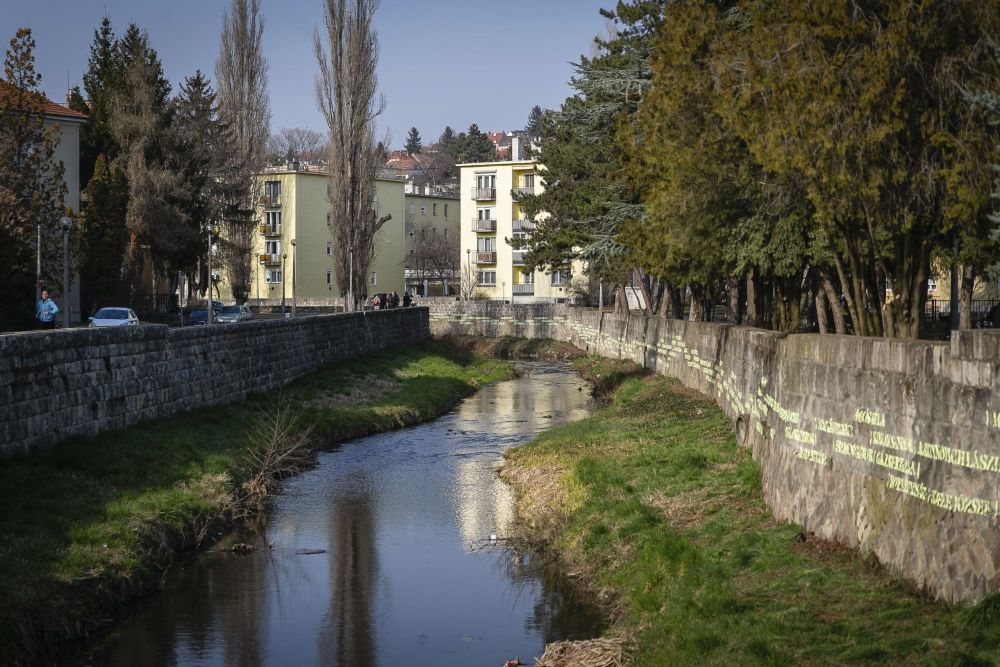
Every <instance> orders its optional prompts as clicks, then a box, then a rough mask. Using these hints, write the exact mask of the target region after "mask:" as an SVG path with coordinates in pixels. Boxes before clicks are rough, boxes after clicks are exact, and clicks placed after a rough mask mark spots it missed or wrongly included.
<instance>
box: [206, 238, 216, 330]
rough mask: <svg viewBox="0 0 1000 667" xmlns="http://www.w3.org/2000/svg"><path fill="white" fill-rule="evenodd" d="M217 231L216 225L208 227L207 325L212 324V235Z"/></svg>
mask: <svg viewBox="0 0 1000 667" xmlns="http://www.w3.org/2000/svg"><path fill="white" fill-rule="evenodd" d="M218 233H219V228H218V227H212V226H209V227H208V293H207V296H208V308H207V310H206V311H205V321H206V322H207V323H208V324H209V325H211V324H212V319H213V318H212V315H214V311H213V310H212V237H213V236H214V235H216V234H218Z"/></svg>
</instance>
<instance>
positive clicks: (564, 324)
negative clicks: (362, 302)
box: [430, 302, 1000, 602]
mask: <svg viewBox="0 0 1000 667" xmlns="http://www.w3.org/2000/svg"><path fill="white" fill-rule="evenodd" d="M430 308H431V313H430V316H431V330H432V331H433V332H434V333H435V334H444V333H451V334H468V335H482V336H517V337H525V338H555V339H558V340H565V341H569V342H572V343H574V344H576V345H577V346H579V347H581V348H584V349H587V350H589V351H590V352H593V353H595V354H600V355H604V356H609V357H616V358H629V359H633V360H635V361H636V362H638V363H641V364H643V365H644V366H646V367H648V368H651V369H653V370H655V371H657V372H659V373H663V374H666V375H669V376H672V377H676V378H678V379H679V380H680V381H681V382H682V383H683V384H685V385H687V386H689V387H692V388H695V389H697V390H699V391H701V392H703V393H705V394H706V395H708V396H710V397H712V398H714V399H715V400H716V402H717V403H718V404H719V405H720V406H721V407H722V409H723V410H724V411H725V412H726V414H727V415H729V416H730V417H731V418H732V419H733V420H734V423H735V425H736V432H737V437H738V438H739V439H740V441H741V442H742V443H743V444H744V445H746V446H748V447H751V448H752V450H753V455H754V458H755V460H756V461H757V462H758V463H759V464H760V468H761V475H762V486H763V492H764V497H765V500H766V502H767V504H768V506H769V507H770V508H771V510H772V511H773V513H774V514H775V516H776V517H777V518H779V519H781V520H785V521H791V522H794V523H798V524H800V525H802V526H803V527H804V528H805V529H806V530H807V531H811V532H814V533H815V534H816V535H817V536H819V537H821V538H824V539H830V540H835V541H838V542H840V543H842V544H845V545H848V546H851V547H856V548H858V549H860V550H861V551H863V552H866V553H871V554H874V555H875V556H876V557H877V558H878V559H879V560H880V561H881V562H882V563H884V564H886V565H887V566H889V567H890V568H891V569H893V570H895V571H896V572H898V573H900V574H902V575H904V576H906V577H908V578H909V579H911V580H912V581H914V582H915V583H916V584H917V585H918V586H920V587H921V588H922V589H924V590H926V591H927V592H929V593H930V594H931V595H933V596H935V597H937V598H940V599H943V600H948V601H952V602H960V601H973V600H977V599H980V598H982V597H983V596H984V595H986V594H987V593H990V592H994V591H997V590H1000V332H996V331H969V332H961V333H958V334H957V335H956V336H955V337H953V339H952V340H951V342H950V343H936V342H925V341H900V340H886V339H877V338H860V337H854V336H835V335H823V336H820V335H814V334H799V335H783V334H779V333H775V332H772V331H763V330H759V329H749V328H746V327H734V326H727V325H717V324H709V323H701V322H686V321H681V320H664V319H660V318H647V317H637V316H634V315H631V316H620V317H619V316H614V315H612V314H610V313H604V314H601V313H598V312H596V311H593V310H588V309H582V308H573V307H567V306H559V305H527V304H525V305H514V306H509V305H507V306H505V305H503V304H499V303H489V302H486V303H477V302H470V303H454V304H432V305H431V307H430Z"/></svg>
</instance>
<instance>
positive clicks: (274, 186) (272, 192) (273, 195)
mask: <svg viewBox="0 0 1000 667" xmlns="http://www.w3.org/2000/svg"><path fill="white" fill-rule="evenodd" d="M264 196H265V197H267V198H268V199H270V200H271V201H275V200H277V198H278V197H280V196H281V181H264Z"/></svg>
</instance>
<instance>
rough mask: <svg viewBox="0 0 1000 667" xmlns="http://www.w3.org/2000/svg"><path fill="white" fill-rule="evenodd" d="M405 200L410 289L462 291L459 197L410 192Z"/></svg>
mask: <svg viewBox="0 0 1000 667" xmlns="http://www.w3.org/2000/svg"><path fill="white" fill-rule="evenodd" d="M428 192H429V190H428ZM405 202H406V265H405V266H406V289H407V290H408V291H409V292H410V294H413V295H416V296H451V295H454V294H458V290H459V255H460V252H459V251H460V247H461V243H462V238H461V237H462V227H461V222H460V221H461V202H460V200H459V198H458V196H454V195H448V194H406V195H405Z"/></svg>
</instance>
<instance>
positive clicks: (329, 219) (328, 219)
mask: <svg viewBox="0 0 1000 667" xmlns="http://www.w3.org/2000/svg"><path fill="white" fill-rule="evenodd" d="M332 225H333V214H332V213H327V214H326V226H327V227H330V226H332Z"/></svg>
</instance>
